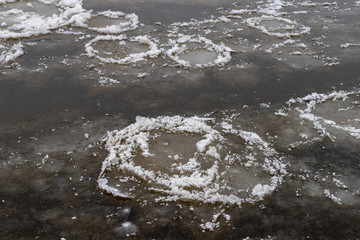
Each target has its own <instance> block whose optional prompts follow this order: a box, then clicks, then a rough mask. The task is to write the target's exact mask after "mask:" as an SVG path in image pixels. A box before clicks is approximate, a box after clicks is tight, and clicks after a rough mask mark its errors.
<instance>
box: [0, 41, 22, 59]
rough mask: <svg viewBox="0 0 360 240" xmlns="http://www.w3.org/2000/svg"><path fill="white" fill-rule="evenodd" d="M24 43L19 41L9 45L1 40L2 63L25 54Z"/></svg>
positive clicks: (0, 55) (0, 53) (0, 57)
mask: <svg viewBox="0 0 360 240" xmlns="http://www.w3.org/2000/svg"><path fill="white" fill-rule="evenodd" d="M23 48H24V45H23V44H22V43H21V42H19V43H15V44H14V45H12V46H7V45H5V44H2V43H1V42H0V63H2V64H7V63H10V62H13V61H15V59H16V58H18V57H20V56H22V55H23V54H24V49H23Z"/></svg>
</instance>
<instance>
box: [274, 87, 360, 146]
mask: <svg viewBox="0 0 360 240" xmlns="http://www.w3.org/2000/svg"><path fill="white" fill-rule="evenodd" d="M359 94H360V91H359V90H353V91H348V92H346V91H334V92H332V93H330V94H319V93H312V94H309V95H307V96H305V97H303V98H296V99H290V100H289V101H288V102H287V105H288V107H287V108H283V109H279V110H278V111H277V112H276V113H275V114H276V115H278V116H284V117H286V116H287V115H288V113H289V112H293V111H294V112H295V113H297V115H298V118H299V120H300V121H304V122H309V123H311V124H312V125H313V128H314V129H315V130H316V131H317V133H318V136H316V137H315V138H313V139H309V140H306V141H304V142H297V143H293V144H292V145H293V147H295V146H298V145H301V144H304V143H309V142H314V141H317V140H320V139H323V138H325V137H326V138H329V139H330V140H332V141H334V140H335V139H337V138H338V137H342V136H343V134H349V135H350V136H351V137H354V138H356V139H360V125H359V121H360V119H359V113H360V112H359ZM346 100H348V102H347V104H346V108H342V107H341V106H342V104H343V103H345V101H346ZM322 107H323V108H324V109H321V108H322ZM334 111H335V112H337V113H338V114H339V115H340V116H341V115H345V114H349V115H347V117H348V118H347V119H342V118H341V117H340V118H339V117H338V116H337V115H332V114H328V113H331V112H334ZM319 114H321V115H319ZM324 115H325V116H324ZM326 115H329V116H326ZM332 118H333V119H332ZM338 118H339V119H338Z"/></svg>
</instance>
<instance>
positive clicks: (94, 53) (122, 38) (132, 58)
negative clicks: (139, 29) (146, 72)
mask: <svg viewBox="0 0 360 240" xmlns="http://www.w3.org/2000/svg"><path fill="white" fill-rule="evenodd" d="M101 41H118V42H119V46H120V47H121V46H124V45H125V44H126V41H130V42H138V43H140V44H146V45H148V46H149V50H148V51H146V52H139V53H131V54H129V55H127V56H126V57H124V58H117V57H114V56H113V53H112V52H109V53H105V52H100V50H97V49H95V48H94V47H93V45H94V44H95V43H98V42H101ZM85 50H86V53H87V55H88V56H89V57H96V58H97V59H99V60H100V61H101V62H104V63H116V64H129V63H135V62H138V61H142V60H145V59H146V58H155V57H157V56H159V54H160V53H161V51H160V50H159V48H158V45H157V44H156V43H155V42H153V41H151V40H150V39H149V38H148V37H147V36H136V37H130V38H128V37H126V35H124V34H122V35H118V36H114V35H106V36H97V37H96V38H94V39H93V40H91V41H90V42H88V43H87V44H86V45H85ZM100 54H106V55H107V56H101V55H100Z"/></svg>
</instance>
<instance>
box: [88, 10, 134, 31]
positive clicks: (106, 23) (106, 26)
mask: <svg viewBox="0 0 360 240" xmlns="http://www.w3.org/2000/svg"><path fill="white" fill-rule="evenodd" d="M138 24H139V20H138V16H137V15H136V14H134V13H132V14H125V13H123V12H113V11H104V12H98V13H96V14H92V16H91V19H90V20H89V21H88V22H87V24H86V25H87V27H88V28H89V29H91V30H94V31H97V32H100V33H107V34H118V33H122V32H125V31H129V30H134V29H136V28H137V27H138Z"/></svg>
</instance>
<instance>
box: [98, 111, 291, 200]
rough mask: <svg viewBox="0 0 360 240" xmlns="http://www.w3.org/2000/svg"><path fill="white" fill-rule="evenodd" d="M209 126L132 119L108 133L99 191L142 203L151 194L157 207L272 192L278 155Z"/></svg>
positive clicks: (245, 135)
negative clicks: (134, 199)
mask: <svg viewBox="0 0 360 240" xmlns="http://www.w3.org/2000/svg"><path fill="white" fill-rule="evenodd" d="M211 122H213V119H209V118H199V117H189V118H185V117H181V116H174V117H157V118H145V117H137V118H136V122H135V123H134V124H131V125H129V126H128V127H126V128H124V129H123V130H120V131H117V130H115V131H112V132H108V135H107V137H106V138H105V141H106V144H105V147H106V149H107V151H108V152H109V154H108V156H107V158H106V159H105V160H104V162H103V164H102V169H101V173H100V175H99V179H98V186H99V187H100V188H101V189H102V190H103V191H105V192H107V193H109V194H112V195H114V196H116V197H122V198H139V199H141V198H146V197H145V196H146V193H147V192H149V191H151V193H152V195H151V196H150V197H153V196H155V200H156V201H160V202H169V201H177V200H181V201H198V202H203V203H222V204H237V205H239V206H241V204H242V203H244V202H250V203H253V202H255V201H259V200H262V199H263V198H264V196H266V195H268V194H270V193H272V192H273V191H274V190H275V189H276V187H277V186H278V185H279V184H280V183H281V182H282V178H283V176H284V175H285V174H286V166H285V164H283V163H282V161H281V157H279V155H278V153H277V152H276V151H275V150H274V149H273V148H271V147H270V146H269V144H268V143H266V142H264V141H263V140H262V139H261V138H260V137H259V136H258V135H257V134H255V133H252V132H246V131H242V130H236V129H233V128H232V127H231V125H230V124H227V123H224V122H223V123H222V124H221V127H220V130H216V129H215V127H216V126H214V127H212V126H210V124H211ZM209 123H210V124H209ZM218 127H219V126H218ZM238 143H240V145H242V147H239V144H238ZM239 151H240V152H239ZM154 193H155V194H154Z"/></svg>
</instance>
